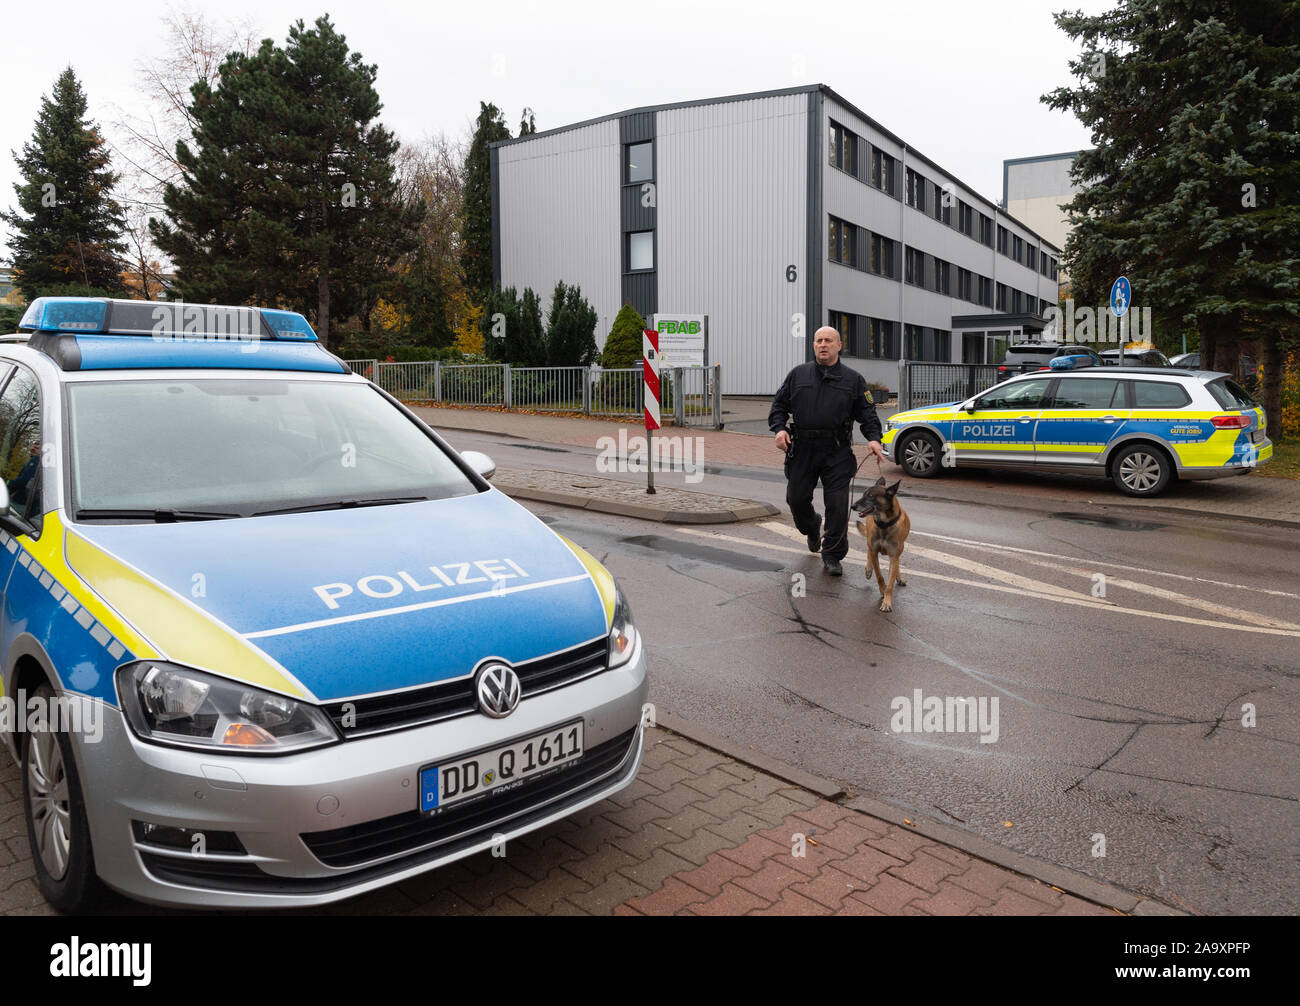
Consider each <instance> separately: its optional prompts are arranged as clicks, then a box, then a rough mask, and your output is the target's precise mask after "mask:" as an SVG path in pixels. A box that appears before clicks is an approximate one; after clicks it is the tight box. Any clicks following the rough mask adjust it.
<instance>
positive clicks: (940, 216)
mask: <svg viewBox="0 0 1300 1006" xmlns="http://www.w3.org/2000/svg"><path fill="white" fill-rule="evenodd" d="M930 209H931V210H932V211H933V213H934V218H935V219H936V220H938V221H939V222H940V223H942V224H951V223H952V198H951V197H950V196H949V195H948V193H946V192H944V191H943V189H941V188H940V187H939V186H938V185H936V186H935V187H934V205H933V206H931V207H930Z"/></svg>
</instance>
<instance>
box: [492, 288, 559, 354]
mask: <svg viewBox="0 0 1300 1006" xmlns="http://www.w3.org/2000/svg"><path fill="white" fill-rule="evenodd" d="M480 326H481V328H482V331H483V344H484V349H485V350H486V353H487V357H488V359H489V360H492V361H494V362H496V363H512V364H515V365H516V366H520V367H543V366H545V365H546V333H545V330H544V329H543V327H542V307H541V302H540V301H539V300H538V298H537V294H536V293H534V292H533V290H532V289H531V288H529V287H525V288H524V292H523V296H520V295H519V292H518V291H517V290H516V289H515V288H514V287H512V286H510V287H506V288H505V289H504V290H502V289H501V288H500V287H497V288H494V289H493V290H491V291H490V292H489V293H488V297H487V304H486V310H485V311H484V312H483V317H482V319H481V321H480Z"/></svg>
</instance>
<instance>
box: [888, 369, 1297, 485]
mask: <svg viewBox="0 0 1300 1006" xmlns="http://www.w3.org/2000/svg"><path fill="white" fill-rule="evenodd" d="M887 426H888V428H887V429H886V431H885V434H884V436H882V437H881V438H880V443H881V446H882V447H883V448H884V449H885V455H886V457H888V458H890V459H891V460H893V461H896V462H897V463H898V464H899V465H901V466H902V469H903V472H904V473H905V474H906V475H907V476H908V477H909V478H931V477H933V476H935V475H940V474H943V473H944V471H945V470H947V469H951V468H954V467H966V466H969V467H971V468H1003V469H1012V470H1019V471H1028V472H1041V473H1046V474H1054V475H1090V476H1096V477H1099V478H1109V479H1111V480H1112V481H1113V482H1114V484H1115V487H1116V488H1117V489H1119V490H1120V492H1123V493H1126V494H1127V495H1129V496H1155V495H1157V494H1159V493H1160V492H1162V491H1163V490H1164V488H1165V487H1166V486H1167V485H1168V484H1169V483H1170V481H1172V480H1173V479H1175V478H1177V479H1217V478H1222V477H1225V476H1231V475H1245V474H1247V473H1248V472H1250V471H1251V470H1252V469H1254V468H1255V467H1257V466H1258V465H1261V464H1264V463H1265V462H1267V461H1268V460H1269V459H1270V458H1271V457H1272V456H1273V445H1272V443H1271V442H1270V441H1269V439H1268V436H1267V434H1266V433H1265V430H1266V428H1267V424H1266V422H1265V419H1264V410H1263V409H1262V408H1260V407H1259V406H1258V405H1257V404H1256V403H1255V402H1254V401H1253V400H1252V399H1251V397H1250V395H1249V394H1247V393H1246V391H1245V390H1244V389H1242V388H1241V387H1240V386H1239V385H1238V384H1237V383H1236V382H1235V381H1233V380H1232V379H1231V378H1229V377H1228V375H1227V374H1212V373H1206V372H1204V371H1202V372H1198V373H1188V372H1187V371H1185V370H1174V369H1172V368H1169V369H1167V370H1165V372H1163V373H1161V372H1160V371H1158V370H1156V369H1155V368H1153V367H1114V368H1108V369H1102V368H1099V367H1086V368H1084V369H1083V370H1079V371H1075V370H1069V369H1067V370H1062V371H1057V370H1050V371H1045V372H1043V373H1034V374H1025V375H1023V376H1020V377H1013V378H1012V379H1011V380H1009V381H1004V382H1002V383H1000V384H998V385H996V386H995V387H993V388H990V389H989V390H987V391H985V392H983V393H982V394H979V395H975V396H973V397H971V398H968V399H966V400H965V401H962V402H948V403H946V404H943V405H934V406H929V407H925V408H920V409H909V410H907V411H904V412H897V413H895V414H894V415H892V416H890V417H889V419H888V420H887Z"/></svg>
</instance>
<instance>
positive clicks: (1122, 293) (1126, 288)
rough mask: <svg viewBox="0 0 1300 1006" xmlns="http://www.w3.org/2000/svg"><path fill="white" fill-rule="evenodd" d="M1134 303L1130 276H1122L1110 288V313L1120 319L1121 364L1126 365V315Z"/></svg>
mask: <svg viewBox="0 0 1300 1006" xmlns="http://www.w3.org/2000/svg"><path fill="white" fill-rule="evenodd" d="M1132 303H1133V288H1132V287H1131V286H1130V285H1129V282H1128V277H1127V276H1121V277H1120V278H1119V279H1117V280H1115V285H1114V286H1112V287H1111V288H1110V313H1111V314H1113V315H1114V316H1115V317H1116V318H1118V319H1119V366H1121V367H1122V366H1124V315H1125V314H1127V313H1128V309H1129V305H1130V304H1132Z"/></svg>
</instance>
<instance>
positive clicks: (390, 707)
mask: <svg viewBox="0 0 1300 1006" xmlns="http://www.w3.org/2000/svg"><path fill="white" fill-rule="evenodd" d="M607 660H608V643H607V642H606V640H605V638H604V637H602V638H600V639H596V640H593V641H592V642H590V643H584V644H582V645H581V646H576V647H573V648H572V649H568V650H563V651H561V652H560V653H553V654H551V655H550V656H546V657H539V658H538V659H536V660H529V661H526V662H525V663H522V664H517V665H516V666H515V673H516V674H518V675H519V684H520V686H521V690H522V697H523V698H528V697H529V696H530V695H537V694H539V693H540V692H545V691H549V690H550V689H552V688H559V687H560V686H561V685H568V684H572V683H573V682H575V681H580V680H582V679H583V678H586V677H590V676H591V675H593V674H598V673H600V672H601V671H603V670H604V669H605V666H606V662H607ZM477 709H478V699H477V697H476V696H475V694H474V678H473V676H472V675H471V676H470V677H465V678H457V679H456V680H455V681H445V682H443V683H441V684H437V685H429V686H428V687H425V688H412V689H409V690H408V691H404V692H394V693H392V694H390V695H376V696H374V697H373V698H360V699H348V700H347V701H345V702H331V703H328V704H326V706H325V712H326V714H327V715H328V716H329V718H330V719H331V720H333V721H334V726H335V727H337V728H338V730H339V732H340V733H341V734H342V735H343V736H344V737H345V738H350V737H361V736H365V735H367V734H374V733H381V732H383V731H387V730H402V729H406V728H408V727H415V726H420V725H422V724H425V723H433V722H435V721H437V720H445V719H450V718H451V717H453V716H464V715H465V714H466V713H472V712H474V711H476V710H477ZM345 719H346V720H347V722H348V723H350V724H351V725H350V726H344V720H345Z"/></svg>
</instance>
